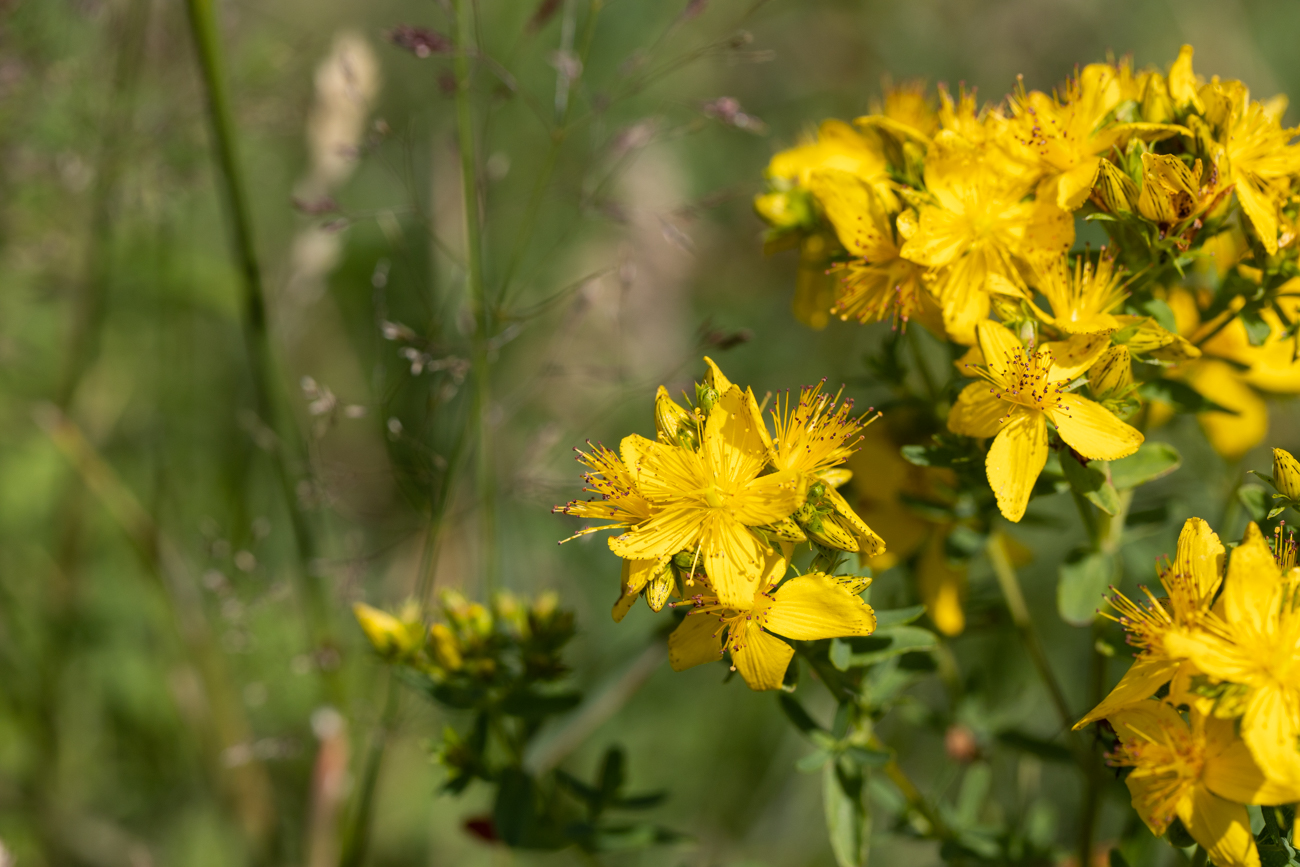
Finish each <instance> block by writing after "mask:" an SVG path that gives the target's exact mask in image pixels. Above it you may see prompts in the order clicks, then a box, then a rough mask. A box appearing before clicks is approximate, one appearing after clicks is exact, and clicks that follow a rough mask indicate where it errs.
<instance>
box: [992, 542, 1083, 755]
mask: <svg viewBox="0 0 1300 867" xmlns="http://www.w3.org/2000/svg"><path fill="white" fill-rule="evenodd" d="M986 550H987V552H988V557H989V562H990V563H991V564H992V566H993V573H994V574H995V575H996V576H997V579H998V586H999V587H1000V588H1001V589H1002V597H1003V598H1004V599H1005V600H1006V603H1007V609H1008V610H1009V611H1010V612H1011V620H1012V622H1013V623H1014V624H1015V627H1016V632H1018V633H1019V634H1020V640H1021V642H1022V643H1023V644H1024V645H1025V649H1026V650H1028V651H1029V658H1030V659H1031V660H1033V663H1034V667H1035V668H1036V669H1037V670H1038V676H1039V677H1040V678H1042V681H1043V685H1044V686H1046V687H1047V693H1048V696H1049V698H1051V700H1052V706H1053V707H1054V708H1056V713H1057V716H1059V717H1060V720H1061V725H1062V726H1064V727H1065V730H1066V731H1069V730H1070V729H1071V727H1073V725H1074V721H1075V719H1077V717H1075V715H1074V713H1073V712H1072V711H1071V710H1070V705H1069V702H1067V701H1066V700H1065V691H1064V690H1063V689H1061V684H1060V681H1058V680H1057V679H1056V675H1055V674H1053V672H1052V666H1051V663H1050V662H1049V661H1048V659H1047V652H1046V651H1045V650H1044V649H1043V642H1042V639H1041V638H1039V636H1038V630H1037V629H1035V628H1034V621H1033V618H1031V617H1030V616H1029V606H1028V605H1027V604H1025V594H1024V591H1023V590H1021V589H1020V579H1019V578H1017V577H1016V569H1015V567H1014V566H1012V565H1011V557H1010V556H1009V555H1008V554H1007V547H1006V541H1005V540H1004V539H1003V537H1002V534H1001V532H995V533H993V534H992V535H991V536H989V541H988V547H987V549H986Z"/></svg>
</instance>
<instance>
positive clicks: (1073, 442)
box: [1048, 394, 1143, 461]
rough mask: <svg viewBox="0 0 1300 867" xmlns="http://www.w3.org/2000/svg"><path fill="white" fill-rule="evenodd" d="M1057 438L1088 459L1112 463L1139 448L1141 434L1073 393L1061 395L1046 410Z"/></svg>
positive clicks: (1106, 410) (1096, 404)
mask: <svg viewBox="0 0 1300 867" xmlns="http://www.w3.org/2000/svg"><path fill="white" fill-rule="evenodd" d="M1048 415H1050V416H1051V419H1052V423H1053V424H1055V425H1056V430H1057V431H1058V432H1059V433H1060V434H1061V439H1063V440H1065V441H1066V443H1068V444H1069V446H1070V448H1072V449H1074V450H1075V451H1076V452H1078V453H1079V454H1080V455H1082V456H1083V457H1085V458H1087V459H1088V460H1094V461H1095V460H1102V461H1113V460H1117V459H1118V458H1124V457H1128V456H1129V455H1131V454H1133V453H1134V452H1135V451H1137V448H1138V446H1140V445H1142V439H1143V437H1142V434H1141V433H1140V432H1139V431H1138V430H1137V428H1134V427H1130V426H1129V425H1127V424H1125V423H1124V422H1122V421H1120V420H1119V419H1118V418H1116V417H1115V414H1114V413H1112V412H1111V411H1110V410H1108V409H1106V408H1105V407H1103V406H1102V405H1101V404H1099V403H1093V402H1092V401H1090V400H1088V399H1087V398H1086V397H1080V396H1079V395H1077V394H1063V395H1061V397H1060V401H1059V403H1058V404H1057V406H1056V408H1054V409H1051V410H1048Z"/></svg>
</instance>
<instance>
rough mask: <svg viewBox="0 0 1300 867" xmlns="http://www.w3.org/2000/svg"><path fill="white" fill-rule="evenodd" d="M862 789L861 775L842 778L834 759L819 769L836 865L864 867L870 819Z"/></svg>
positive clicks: (869, 838)
mask: <svg viewBox="0 0 1300 867" xmlns="http://www.w3.org/2000/svg"><path fill="white" fill-rule="evenodd" d="M862 788H863V785H862V778H861V777H857V778H853V777H848V778H846V777H845V775H844V774H843V773H841V772H840V770H839V768H838V763H836V762H830V763H828V764H827V765H826V767H825V768H824V769H823V770H822V806H823V809H825V811H826V830H827V831H828V832H829V833H830V839H831V851H832V852H834V853H835V862H836V863H837V864H838V865H839V867H866V863H867V852H868V848H867V847H868V844H869V843H870V841H871V821H870V815H869V814H868V813H867V804H866V801H865V799H863V797H862Z"/></svg>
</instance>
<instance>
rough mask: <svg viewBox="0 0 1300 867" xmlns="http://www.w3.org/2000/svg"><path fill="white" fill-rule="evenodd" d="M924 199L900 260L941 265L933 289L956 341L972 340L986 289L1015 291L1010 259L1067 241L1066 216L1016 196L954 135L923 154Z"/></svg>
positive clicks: (1016, 277) (1020, 192)
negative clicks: (926, 193) (928, 197)
mask: <svg viewBox="0 0 1300 867" xmlns="http://www.w3.org/2000/svg"><path fill="white" fill-rule="evenodd" d="M925 184H926V188H927V189H928V190H929V192H930V195H931V197H932V201H931V203H929V204H924V205H922V206H921V208H920V211H919V215H918V217H919V219H918V224H917V227H916V231H915V233H914V234H912V235H911V237H910V238H908V239H907V241H906V242H905V243H904V244H903V246H902V249H901V251H900V254H901V255H902V256H903V258H905V259H909V260H911V261H913V262H916V263H917V264H919V265H924V266H926V267H928V268H933V269H943V270H942V271H941V273H939V274H937V275H936V277H935V281H936V283H935V286H934V287H933V290H932V291H935V293H936V295H937V297H938V299H939V303H940V306H941V307H942V309H943V321H944V327H945V328H946V329H947V331H948V334H949V336H950V337H951V338H952V339H954V340H956V341H957V342H959V343H966V344H970V343H973V342H974V339H975V324H976V323H977V322H980V321H981V320H983V319H986V318H988V314H989V292H1000V293H1003V294H1009V295H1015V296H1021V295H1023V294H1024V285H1023V283H1024V281H1023V280H1022V279H1021V278H1020V271H1019V268H1018V266H1017V260H1023V259H1027V258H1029V257H1031V256H1035V255H1051V254H1055V253H1057V252H1059V251H1063V250H1065V249H1066V248H1068V247H1069V246H1070V244H1071V243H1073V241H1074V222H1073V221H1072V219H1071V218H1070V215H1069V214H1068V213H1066V212H1065V211H1062V210H1061V209H1059V208H1057V207H1056V206H1055V204H1053V203H1051V202H1046V201H1038V202H1032V201H1024V198H1025V196H1026V195H1027V194H1028V193H1029V191H1030V187H1029V186H1028V185H1027V184H1026V183H1025V181H1024V180H1023V179H1019V178H1016V177H1013V176H1009V175H1004V174H1002V173H999V172H997V171H995V170H994V169H993V168H992V167H991V166H990V165H989V164H988V163H987V162H986V161H984V160H983V159H982V155H981V151H980V150H979V149H978V148H976V147H975V146H973V145H972V144H970V143H969V142H966V141H965V140H963V139H962V138H961V137H959V136H957V135H956V134H955V133H951V132H948V131H944V132H940V133H939V135H938V136H937V137H936V138H935V140H934V144H933V145H932V146H931V148H930V152H929V154H928V156H927V157H926V165H925Z"/></svg>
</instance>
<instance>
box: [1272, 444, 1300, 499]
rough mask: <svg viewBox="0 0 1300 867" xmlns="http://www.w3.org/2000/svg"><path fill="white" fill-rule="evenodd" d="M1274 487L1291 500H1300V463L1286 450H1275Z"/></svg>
mask: <svg viewBox="0 0 1300 867" xmlns="http://www.w3.org/2000/svg"><path fill="white" fill-rule="evenodd" d="M1273 487H1275V488H1277V492H1278V493H1279V494H1281V495H1282V496H1284V497H1286V498H1287V499H1289V500H1300V461H1297V460H1296V459H1295V457H1294V456H1293V455H1292V454H1291V453H1290V452H1288V451H1286V450H1285V449H1273Z"/></svg>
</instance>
